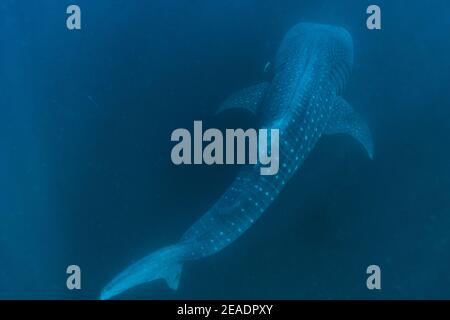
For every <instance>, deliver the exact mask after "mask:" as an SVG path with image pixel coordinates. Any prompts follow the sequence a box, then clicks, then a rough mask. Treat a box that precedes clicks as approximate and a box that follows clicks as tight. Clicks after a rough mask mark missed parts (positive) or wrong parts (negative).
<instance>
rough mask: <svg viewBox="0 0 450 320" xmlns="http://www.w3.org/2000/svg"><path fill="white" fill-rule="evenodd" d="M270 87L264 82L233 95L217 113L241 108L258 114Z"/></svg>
mask: <svg viewBox="0 0 450 320" xmlns="http://www.w3.org/2000/svg"><path fill="white" fill-rule="evenodd" d="M268 86H269V84H268V83H267V82H263V83H259V84H257V85H254V86H251V87H248V88H245V89H243V90H241V91H239V92H237V93H235V94H233V95H231V96H230V97H229V98H228V99H227V100H225V102H224V103H222V105H221V106H220V107H219V109H218V110H217V112H216V113H220V112H223V111H225V110H229V109H239V108H240V109H245V110H248V111H250V112H252V113H254V114H256V112H257V110H258V107H259V106H260V104H261V102H262V100H263V98H264V95H265V94H266V90H267V87H268Z"/></svg>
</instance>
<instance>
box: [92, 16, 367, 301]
mask: <svg viewBox="0 0 450 320" xmlns="http://www.w3.org/2000/svg"><path fill="white" fill-rule="evenodd" d="M352 66H353V42H352V38H351V36H350V34H349V33H348V32H347V31H346V30H345V29H343V28H339V27H334V26H327V25H319V24H306V23H302V24H298V25H296V26H294V27H293V28H292V29H291V30H290V31H289V32H288V34H287V35H286V36H285V38H284V40H283V42H282V44H281V47H280V49H279V51H278V53H277V56H276V59H275V64H274V66H273V78H272V80H271V81H270V82H263V83H260V84H257V85H254V86H252V87H249V88H246V89H244V90H242V91H241V92H238V93H236V94H234V95H232V96H231V97H230V98H228V99H227V100H226V101H225V102H224V103H223V104H222V106H221V107H220V108H219V111H224V110H227V109H230V108H243V109H247V110H249V111H251V112H253V113H255V114H256V115H258V116H259V119H260V127H264V128H268V129H279V132H280V137H281V140H280V145H279V151H280V153H279V154H280V159H281V161H280V164H281V166H280V169H279V172H278V174H276V175H272V176H271V175H260V168H259V165H254V166H247V167H244V168H243V169H242V170H241V172H240V173H239V174H238V176H237V177H236V179H235V180H234V182H233V183H232V184H231V186H230V187H229V188H228V189H227V190H226V191H225V192H224V194H223V195H222V196H221V197H220V198H219V199H218V201H217V202H216V203H215V204H214V205H213V206H212V208H211V209H210V210H208V211H207V212H206V213H205V214H204V215H203V216H202V217H201V218H200V219H199V220H198V221H197V222H196V223H195V224H194V225H193V226H192V227H191V228H189V229H188V230H187V231H186V233H185V234H184V235H183V236H182V237H181V239H180V240H179V242H178V243H176V244H174V245H171V246H168V247H165V248H162V249H160V250H158V251H156V252H153V253H151V254H150V255H148V256H146V257H145V258H143V259H141V260H140V261H138V262H136V263H135V264H133V265H131V266H130V267H129V268H127V269H125V270H124V271H123V272H122V273H120V274H119V275H118V276H117V277H116V278H114V279H113V280H112V281H111V282H110V283H109V284H108V285H107V286H106V287H105V288H104V290H103V291H102V293H101V296H100V298H101V299H110V298H112V297H114V296H116V295H118V294H120V293H122V292H124V291H126V290H128V289H130V288H132V287H135V286H137V285H140V284H143V283H146V282H151V281H154V280H157V279H165V280H166V282H167V284H168V286H169V287H170V288H172V289H173V290H176V289H177V288H178V285H179V281H180V275H181V271H182V267H183V264H184V263H185V262H187V261H190V260H197V259H200V258H204V257H207V256H210V255H212V254H215V253H217V252H219V251H221V250H222V249H224V248H225V247H226V246H228V245H229V244H230V243H232V242H233V241H235V240H236V239H237V238H239V237H240V236H241V235H242V234H243V233H244V232H245V231H246V230H247V229H248V228H250V226H252V225H253V223H254V222H255V221H256V220H257V219H258V218H259V217H260V216H261V215H262V214H263V213H264V212H265V211H266V209H267V208H268V207H269V206H270V205H271V203H272V202H273V201H274V200H275V198H276V197H277V195H278V194H279V193H280V192H281V190H282V189H283V188H284V186H285V185H286V183H288V181H289V180H290V178H291V177H292V176H293V175H294V173H295V172H296V171H297V170H298V169H299V168H300V167H301V165H302V163H303V162H304V160H305V159H306V157H307V156H308V155H309V154H310V152H311V150H312V149H313V147H314V146H315V145H316V143H317V141H318V140H319V138H320V137H321V136H322V135H324V134H340V133H343V134H348V135H351V136H353V137H354V138H355V139H357V140H358V141H359V142H360V143H361V144H362V145H363V147H364V148H365V149H366V151H367V153H368V154H369V156H370V157H371V158H372V156H373V143H372V139H371V135H370V131H369V129H368V127H367V125H366V124H365V122H364V121H363V120H362V119H361V118H360V117H359V116H358V115H357V114H356V113H355V112H354V111H353V109H352V108H351V106H350V105H349V104H348V103H347V102H346V101H345V100H344V99H343V98H342V97H341V94H342V92H343V89H344V86H345V84H346V82H347V79H348V77H349V76H350V72H351V69H352Z"/></svg>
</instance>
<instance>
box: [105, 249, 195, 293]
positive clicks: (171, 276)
mask: <svg viewBox="0 0 450 320" xmlns="http://www.w3.org/2000/svg"><path fill="white" fill-rule="evenodd" d="M185 251H186V247H185V246H184V245H182V244H175V245H172V246H169V247H165V248H162V249H160V250H158V251H156V252H154V253H152V254H150V255H148V256H147V257H145V258H143V259H141V260H139V261H138V262H136V263H134V264H133V265H131V266H130V267H129V268H127V269H125V270H124V271H123V272H121V273H120V274H119V275H118V276H117V277H116V278H114V279H113V280H112V281H111V282H110V283H109V284H108V285H106V287H105V288H104V289H103V291H102V293H101V295H100V299H101V300H107V299H111V298H112V297H114V296H116V295H118V294H120V293H122V292H124V291H127V290H128V289H131V288H133V287H135V286H138V285H140V284H143V283H147V282H151V281H154V280H158V279H164V280H166V282H167V285H168V286H169V287H170V288H171V289H172V290H177V289H178V285H179V283H180V277H181V271H182V269H183V256H184V253H185Z"/></svg>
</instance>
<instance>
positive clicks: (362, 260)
mask: <svg viewBox="0 0 450 320" xmlns="http://www.w3.org/2000/svg"><path fill="white" fill-rule="evenodd" d="M70 4H77V5H79V7H80V8H81V11H82V29H81V30H74V31H69V30H68V29H67V28H66V19H67V16H68V15H67V14H66V8H67V6H68V5H70ZM370 4H374V3H372V2H371V1H360V0H345V1H344V0H340V1H336V0H314V1H312V0H227V1H208V0H174V1H163V0H152V1H143V0H134V1H130V0H96V1H88V0H76V1H65V0H61V1H59V0H40V1H38V0H2V1H1V2H0V35H1V37H0V298H2V299H97V298H98V297H99V294H100V291H101V290H102V288H103V287H104V286H105V285H106V283H108V281H110V280H111V279H112V278H113V277H114V276H115V275H116V274H117V273H118V272H120V271H121V270H123V269H124V268H125V267H127V266H128V265H129V264H130V263H131V262H132V261H136V260H138V259H139V258H141V257H143V256H145V255H146V254H148V253H150V252H152V251H154V250H156V249H158V248H161V247H163V246H166V245H168V244H171V243H174V242H176V241H178V239H179V238H180V236H181V235H182V234H183V233H184V232H185V231H186V230H187V229H188V228H189V227H190V226H191V225H192V224H193V223H194V222H195V221H196V220H197V219H198V218H200V217H201V216H202V215H203V214H204V213H205V212H206V211H207V210H208V209H209V208H210V207H211V206H212V205H213V204H214V202H215V201H216V200H217V199H218V198H219V197H220V195H221V194H222V193H223V192H224V191H225V190H226V189H227V187H228V186H229V185H230V183H231V182H232V181H233V179H234V177H235V176H236V174H237V173H238V170H239V168H237V167H236V166H211V167H209V166H175V165H173V164H172V162H171V161H170V150H171V148H172V147H173V143H172V142H171V141H170V134H171V132H172V131H173V130H174V129H176V128H191V127H192V124H193V121H194V120H199V119H201V120H203V121H204V123H205V125H207V126H208V127H218V128H230V127H231V128H234V127H252V126H255V125H256V124H255V120H254V118H253V117H252V116H251V115H249V114H247V113H241V112H230V113H226V114H223V115H215V111H216V109H217V108H218V106H219V105H220V103H221V102H222V101H223V100H224V99H225V98H227V97H228V96H229V95H230V94H232V93H233V92H235V91H237V90H239V89H242V88H244V87H246V86H249V85H251V84H254V83H257V82H259V81H261V79H263V77H264V66H265V65H266V63H267V62H268V61H271V60H272V59H273V58H274V55H275V54H276V51H277V49H278V48H279V45H280V42H281V40H282V38H283V36H284V35H285V34H286V32H287V31H288V30H289V29H290V28H291V27H292V26H294V25H295V24H297V23H299V22H313V23H322V24H330V25H335V26H341V27H344V28H346V29H347V30H348V31H349V33H350V34H351V35H352V37H353V42H354V66H353V72H352V74H351V76H350V79H349V82H348V84H347V87H346V90H345V92H344V97H345V98H346V100H348V101H350V102H351V104H352V106H353V107H354V109H356V110H357V111H358V112H360V113H361V114H363V115H364V117H365V119H366V120H367V122H368V124H369V127H370V128H371V130H372V134H373V139H374V143H375V155H374V159H373V160H370V159H369V158H368V157H367V155H366V154H365V153H364V150H363V149H362V148H361V147H360V145H358V143H356V142H355V141H354V140H353V139H351V138H348V137H345V136H327V137H324V138H322V139H321V140H320V142H319V143H318V144H317V146H316V147H315V149H314V150H313V152H312V154H311V155H310V156H309V158H308V159H307V160H306V162H305V164H304V165H303V167H302V168H301V169H300V170H299V172H298V173H297V174H296V175H295V177H294V178H293V179H292V180H291V181H290V182H289V184H287V186H286V187H285V188H284V190H283V191H282V193H281V194H280V196H279V197H278V198H277V199H276V200H275V202H274V203H273V204H272V205H271V207H270V208H269V210H267V212H265V214H264V215H263V216H262V218H261V219H260V220H258V222H257V223H256V224H255V225H254V226H253V227H252V228H251V229H250V230H248V231H247V232H246V233H245V234H244V235H243V236H242V237H241V238H240V239H238V240H237V241H235V242H233V243H232V244H231V245H230V246H229V247H227V248H226V249H224V250H223V251H221V252H220V253H218V254H216V255H213V256H211V257H208V258H205V259H201V260H198V261H193V262H189V263H187V264H186V265H185V266H184V269H183V273H182V276H181V282H180V286H179V289H178V290H177V291H171V290H170V289H168V288H167V286H166V285H165V284H164V283H163V282H162V281H157V282H154V283H151V284H148V285H144V286H140V287H138V288H135V289H133V290H130V291H127V292H125V293H123V294H122V295H121V296H120V298H122V299H351V298H353V299H405V298H411V299H418V298H440V299H441V298H447V299H450V149H449V146H450V90H449V89H450V87H449V86H450V19H449V12H450V3H449V1H447V0H432V1H428V2H424V1H406V0H405V1H401V0H398V1H386V0H383V1H382V0H378V1H376V4H377V5H379V6H380V8H381V10H382V29H381V30H368V29H367V27H366V19H367V17H368V15H367V14H366V8H367V7H368V6H369V5H370ZM72 264H75V265H78V266H80V268H81V270H82V271H81V274H82V289H81V290H73V291H69V290H68V289H67V287H66V279H67V277H68V275H67V274H66V268H67V266H69V265H72ZM372 264H375V265H379V266H380V268H381V272H382V273H381V281H382V282H381V283H382V289H381V290H368V289H367V287H366V279H367V277H368V275H367V274H366V268H367V266H369V265H372Z"/></svg>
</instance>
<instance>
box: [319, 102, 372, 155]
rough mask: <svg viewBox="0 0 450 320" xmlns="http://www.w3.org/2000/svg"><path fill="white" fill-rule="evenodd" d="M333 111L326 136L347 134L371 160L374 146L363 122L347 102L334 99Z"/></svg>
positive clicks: (367, 128)
mask: <svg viewBox="0 0 450 320" xmlns="http://www.w3.org/2000/svg"><path fill="white" fill-rule="evenodd" d="M334 109H335V111H334V114H333V115H332V117H331V119H330V122H329V124H328V128H327V130H326V134H339V133H343V134H348V135H351V136H352V137H353V138H355V139H356V140H358V141H359V142H360V143H361V144H362V145H363V146H364V148H365V149H366V151H367V153H368V155H369V157H370V158H371V159H372V158H373V152H374V146H373V140H372V135H371V134H370V130H369V127H368V126H367V124H366V123H365V121H364V120H363V119H362V118H361V117H360V116H359V115H358V114H357V113H355V111H354V110H353V108H352V107H351V106H350V105H349V104H348V102H347V101H345V100H344V99H342V98H340V97H338V98H336V105H335V108H334Z"/></svg>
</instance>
